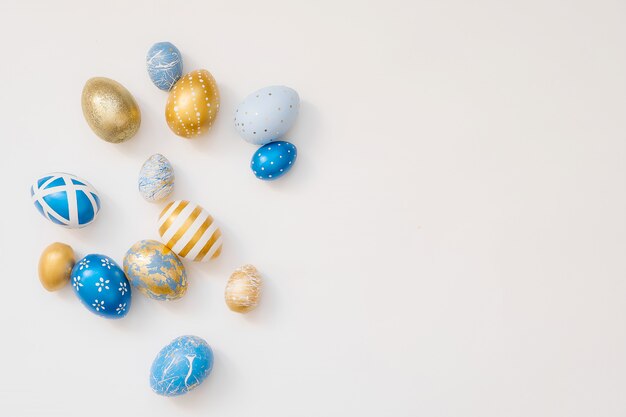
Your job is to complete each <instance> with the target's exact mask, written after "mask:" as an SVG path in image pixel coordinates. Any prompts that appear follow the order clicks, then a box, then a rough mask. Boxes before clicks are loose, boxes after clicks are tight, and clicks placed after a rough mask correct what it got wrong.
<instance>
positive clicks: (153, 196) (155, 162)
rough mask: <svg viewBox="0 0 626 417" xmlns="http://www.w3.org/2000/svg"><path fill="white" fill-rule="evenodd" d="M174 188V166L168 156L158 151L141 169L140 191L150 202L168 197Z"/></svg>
mask: <svg viewBox="0 0 626 417" xmlns="http://www.w3.org/2000/svg"><path fill="white" fill-rule="evenodd" d="M173 189H174V168H172V164H170V161H168V160H167V158H166V157H164V156H163V155H161V154H159V153H157V154H154V155H152V156H151V157H150V158H148V159H147V160H146V162H144V163H143V165H142V166H141V171H139V193H140V194H141V196H142V197H143V198H145V199H146V200H147V201H150V202H153V203H154V202H159V201H162V200H164V199H166V198H167V196H169V195H170V194H171V193H172V190H173Z"/></svg>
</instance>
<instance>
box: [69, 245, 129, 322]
mask: <svg viewBox="0 0 626 417" xmlns="http://www.w3.org/2000/svg"><path fill="white" fill-rule="evenodd" d="M71 282H72V288H73V289H74V294H76V296H77V297H78V298H79V299H80V301H81V302H82V303H83V305H84V306H85V307H87V310H89V311H91V312H92V313H95V314H97V315H99V316H102V317H105V318H108V319H119V318H122V317H124V316H125V315H126V314H127V313H128V310H129V309H130V300H131V298H130V283H129V282H128V279H126V275H124V271H122V268H120V267H119V266H118V265H117V263H115V261H114V260H113V259H111V258H109V257H108V256H104V255H97V254H91V255H87V256H85V257H84V258H83V259H81V260H80V261H78V263H76V265H74V268H73V269H72V275H71Z"/></svg>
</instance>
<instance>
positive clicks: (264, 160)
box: [250, 140, 298, 181]
mask: <svg viewBox="0 0 626 417" xmlns="http://www.w3.org/2000/svg"><path fill="white" fill-rule="evenodd" d="M297 156H298V150H297V149H296V147H295V146H294V145H293V144H291V143H289V142H285V141H284V140H279V141H276V142H270V143H268V144H266V145H263V146H261V147H260V148H259V149H257V151H256V152H255V153H254V155H252V160H251V161H250V168H251V169H252V172H254V175H256V177H257V178H258V179H260V180H264V181H272V180H275V179H277V178H280V177H282V176H283V175H285V174H286V173H287V171H289V170H290V169H291V167H293V164H295V163H296V157H297Z"/></svg>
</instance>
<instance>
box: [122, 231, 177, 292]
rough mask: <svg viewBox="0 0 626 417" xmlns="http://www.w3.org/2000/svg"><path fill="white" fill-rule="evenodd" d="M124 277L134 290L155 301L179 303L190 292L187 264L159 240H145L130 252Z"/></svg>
mask: <svg viewBox="0 0 626 417" xmlns="http://www.w3.org/2000/svg"><path fill="white" fill-rule="evenodd" d="M124 273H126V276H127V277H128V279H129V281H130V283H131V285H132V286H133V287H135V288H136V289H137V290H139V292H141V293H142V294H144V295H146V296H148V297H150V298H152V299H155V300H170V301H171V300H177V299H179V298H181V297H182V296H183V295H185V292H186V291H187V274H186V273H185V267H184V266H183V263H182V262H181V261H180V259H179V258H178V256H176V254H175V253H174V252H172V250H171V249H169V248H168V247H167V246H165V245H164V244H162V243H160V242H157V241H156V240H141V241H139V242H137V243H135V244H134V245H133V246H132V247H131V248H130V249H129V250H128V252H126V256H124Z"/></svg>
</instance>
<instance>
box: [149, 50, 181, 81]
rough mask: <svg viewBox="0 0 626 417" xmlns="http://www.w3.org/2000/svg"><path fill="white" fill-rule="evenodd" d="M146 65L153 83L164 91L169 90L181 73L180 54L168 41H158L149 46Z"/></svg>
mask: <svg viewBox="0 0 626 417" xmlns="http://www.w3.org/2000/svg"><path fill="white" fill-rule="evenodd" d="M146 67H147V69H148V75H149V76H150V79H151V80H152V82H153V83H154V85H155V86H157V88H159V89H161V90H164V91H169V90H170V89H171V88H172V86H173V85H174V84H175V83H176V81H178V80H179V79H180V77H181V76H182V75H183V59H182V56H181V54H180V51H179V50H178V48H176V46H174V45H173V44H171V43H170V42H158V43H155V44H154V45H153V46H152V47H151V48H150V50H149V51H148V55H147V57H146Z"/></svg>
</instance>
